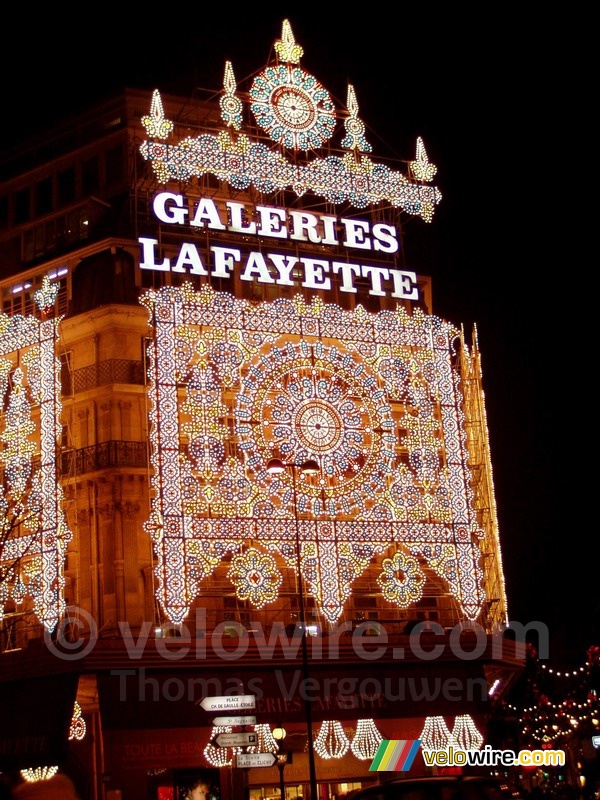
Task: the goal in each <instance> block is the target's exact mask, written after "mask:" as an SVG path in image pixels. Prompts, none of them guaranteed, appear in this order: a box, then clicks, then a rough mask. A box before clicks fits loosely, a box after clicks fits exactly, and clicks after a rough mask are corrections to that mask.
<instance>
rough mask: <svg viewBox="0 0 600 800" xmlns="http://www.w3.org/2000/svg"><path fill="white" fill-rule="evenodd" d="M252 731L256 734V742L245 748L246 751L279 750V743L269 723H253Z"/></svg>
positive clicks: (273, 751) (274, 751) (270, 751)
mask: <svg viewBox="0 0 600 800" xmlns="http://www.w3.org/2000/svg"><path fill="white" fill-rule="evenodd" d="M254 732H255V733H256V735H257V742H256V744H251V745H249V746H248V747H247V748H246V752H247V753H277V752H278V751H279V745H278V743H277V741H276V740H275V738H274V736H273V733H272V732H271V727H270V726H269V725H266V724H264V723H263V724H259V725H255V726H254Z"/></svg>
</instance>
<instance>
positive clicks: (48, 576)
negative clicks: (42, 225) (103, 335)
mask: <svg viewBox="0 0 600 800" xmlns="http://www.w3.org/2000/svg"><path fill="white" fill-rule="evenodd" d="M57 289H58V284H57V283H55V284H50V282H49V280H48V281H45V282H44V283H43V284H42V287H41V289H40V290H38V291H36V293H35V299H36V302H38V303H39V304H40V309H41V310H42V311H45V312H47V311H48V310H49V309H50V308H51V306H52V304H53V302H54V299H55V297H56V291H57ZM59 322H60V320H58V319H53V320H51V319H44V320H42V321H40V320H38V319H36V318H34V317H23V316H15V317H9V316H6V315H4V314H0V399H1V400H2V402H3V405H4V408H5V409H6V413H5V414H4V417H3V419H2V423H3V424H2V425H1V426H0V441H1V442H2V444H3V447H2V449H1V451H0V460H1V461H2V463H3V466H4V475H5V480H4V482H3V484H0V518H1V520H2V533H3V547H2V550H1V551H0V568H2V570H3V571H8V573H9V574H10V575H11V576H12V580H10V581H7V582H6V585H5V584H3V586H2V589H1V591H0V619H1V618H2V616H3V614H4V608H5V603H6V602H7V601H8V600H9V599H10V597H11V596H12V599H13V600H14V602H15V603H17V604H20V603H22V602H24V600H25V598H26V597H27V596H29V597H30V598H31V599H32V601H33V610H34V613H35V614H36V616H37V617H38V619H39V620H40V622H41V623H42V624H43V625H44V627H45V629H46V630H47V631H52V630H54V628H55V627H56V624H57V622H58V620H59V619H60V617H61V615H62V614H63V612H64V608H65V599H64V587H65V579H64V560H65V556H66V548H67V544H68V542H69V541H70V540H71V538H72V534H71V532H70V531H69V529H68V527H67V525H66V521H65V517H64V513H63V507H62V506H63V494H62V488H61V486H60V483H59V480H58V464H57V454H58V453H60V441H61V434H62V425H61V422H60V416H61V402H60V362H59V360H58V359H57V358H56V348H57V341H58V330H57V326H58V323H59ZM15 362H16V363H18V365H19V366H17V367H16V368H15V367H14V364H15ZM16 563H20V570H19V574H18V575H17V574H16V573H15V570H14V565H15V564H16Z"/></svg>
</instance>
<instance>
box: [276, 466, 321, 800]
mask: <svg viewBox="0 0 600 800" xmlns="http://www.w3.org/2000/svg"><path fill="white" fill-rule="evenodd" d="M288 468H289V469H290V471H291V473H292V488H293V493H294V519H295V522H296V561H297V570H298V604H299V610H300V625H301V626H302V639H301V644H302V672H303V677H304V681H303V695H304V716H305V717H306V734H307V739H308V775H309V783H310V800H318V797H319V794H318V789H317V771H316V768H315V746H314V741H313V729H312V706H311V704H310V702H311V701H310V698H309V695H308V690H309V683H308V682H309V678H310V670H309V665H308V643H307V641H306V635H307V634H306V624H307V620H306V608H305V605H304V580H303V578H302V564H301V561H300V524H299V523H300V521H299V519H298V496H297V491H296V469H299V470H300V472H301V473H302V474H303V475H318V474H319V473H320V471H321V468H320V467H319V465H318V463H317V462H316V461H314V460H312V459H310V460H308V461H305V462H304V463H302V464H294V463H291V464H285V463H284V462H283V461H280V459H278V458H272V459H271V460H270V461H269V463H268V464H267V472H268V473H269V475H279V474H281V473H282V472H285V470H286V469H288ZM281 774H282V775H283V771H282V773H281Z"/></svg>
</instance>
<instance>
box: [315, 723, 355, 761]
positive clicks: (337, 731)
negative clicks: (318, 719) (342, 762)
mask: <svg viewBox="0 0 600 800" xmlns="http://www.w3.org/2000/svg"><path fill="white" fill-rule="evenodd" d="M349 748H350V740H349V739H348V737H347V736H346V733H345V731H344V729H343V728H342V725H341V723H340V722H338V721H337V720H324V721H323V722H322V723H321V728H320V729H319V733H318V735H317V738H316V739H315V752H316V753H317V755H319V756H321V758H326V759H330V758H342V757H343V756H345V755H346V753H347V752H348V750H349Z"/></svg>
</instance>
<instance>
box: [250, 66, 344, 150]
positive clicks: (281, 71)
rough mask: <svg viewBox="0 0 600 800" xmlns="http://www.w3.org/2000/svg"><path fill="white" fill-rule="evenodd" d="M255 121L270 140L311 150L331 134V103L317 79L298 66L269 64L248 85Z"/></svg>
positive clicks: (289, 146) (319, 145) (332, 113)
mask: <svg viewBox="0 0 600 800" xmlns="http://www.w3.org/2000/svg"><path fill="white" fill-rule="evenodd" d="M250 97H251V100H252V104H251V108H252V113H253V114H254V116H255V118H256V121H257V123H258V124H259V125H260V127H261V128H262V129H263V130H264V131H266V132H267V133H268V134H269V136H270V137H271V139H273V141H275V142H277V143H280V144H283V145H284V146H285V147H288V148H290V149H294V150H314V149H315V148H318V147H322V145H323V144H324V143H325V142H326V141H328V139H330V138H331V136H332V134H333V130H334V127H335V107H334V105H333V103H332V102H331V98H330V96H329V93H328V92H327V90H326V89H324V88H323V86H322V85H321V84H320V83H319V81H318V80H317V79H316V78H314V77H313V76H312V75H309V74H308V73H307V72H305V71H304V70H303V69H301V68H300V67H292V66H289V65H280V66H278V67H269V68H267V69H266V70H264V71H263V72H261V73H260V75H257V76H256V78H255V79H254V82H253V83H252V87H251V89H250Z"/></svg>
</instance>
